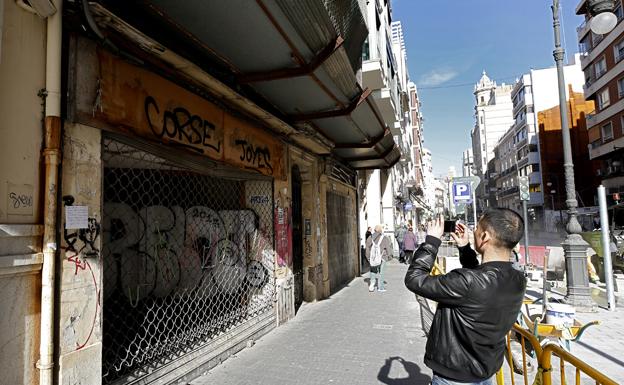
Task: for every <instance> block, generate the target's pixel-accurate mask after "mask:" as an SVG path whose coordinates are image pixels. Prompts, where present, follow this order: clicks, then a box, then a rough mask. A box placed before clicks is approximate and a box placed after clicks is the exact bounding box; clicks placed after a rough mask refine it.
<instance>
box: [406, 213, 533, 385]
mask: <svg viewBox="0 0 624 385" xmlns="http://www.w3.org/2000/svg"><path fill="white" fill-rule="evenodd" d="M523 231H524V222H523V220H522V217H520V215H518V213H516V212H515V211H513V210H509V209H491V210H489V211H487V212H486V213H485V214H484V215H483V216H482V217H481V219H480V220H479V223H478V224H477V226H476V229H475V232H474V247H475V249H472V248H471V246H470V238H469V232H468V228H467V227H466V226H465V225H464V224H462V223H458V224H457V226H456V229H455V232H453V233H451V237H452V238H453V240H454V241H455V242H456V243H457V247H458V249H459V258H460V262H461V264H462V267H463V268H461V269H455V270H453V271H450V272H449V273H448V274H445V275H438V276H431V275H429V273H430V272H431V269H432V268H433V264H434V262H435V258H436V255H437V253H438V248H439V247H440V244H441V241H440V237H441V236H442V234H443V232H444V221H443V218H442V217H440V218H438V219H437V220H434V221H433V222H431V223H430V224H429V226H428V229H427V237H426V240H425V243H424V244H422V245H421V246H420V247H419V248H418V250H417V251H416V252H415V253H414V258H413V260H412V264H411V265H410V267H409V269H408V271H407V275H406V276H405V285H406V286H407V288H408V289H409V290H411V291H412V292H414V293H416V294H417V295H420V296H422V297H425V298H428V299H431V300H434V301H437V302H438V306H437V310H436V313H435V316H434V319H433V322H432V325H431V329H430V331H429V334H428V339H427V346H426V351H425V364H426V365H427V366H428V367H430V368H431V369H432V370H433V374H434V375H433V379H432V380H431V383H432V384H433V385H442V384H443V385H449V384H465V383H472V384H481V385H492V384H493V382H492V376H493V375H494V374H495V373H496V371H497V370H498V369H499V368H500V367H501V365H502V363H503V358H504V352H505V337H506V335H507V333H508V332H509V330H510V329H511V327H512V325H513V324H514V322H515V321H516V318H517V316H518V312H519V311H520V307H521V306H522V300H523V298H524V291H525V289H526V278H525V277H524V274H523V273H522V272H521V271H518V270H516V269H514V268H513V267H512V264H511V262H510V260H509V256H510V254H511V250H512V249H513V247H514V246H515V245H516V244H517V243H518V241H519V240H520V238H521V237H522V234H523ZM475 250H476V251H477V252H479V253H480V254H481V255H482V262H481V264H479V261H478V260H477V254H476V252H475Z"/></svg>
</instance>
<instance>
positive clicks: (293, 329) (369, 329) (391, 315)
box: [192, 260, 431, 385]
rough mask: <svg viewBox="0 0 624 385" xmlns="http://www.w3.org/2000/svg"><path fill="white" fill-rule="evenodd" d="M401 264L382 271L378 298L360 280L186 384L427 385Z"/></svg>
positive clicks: (415, 310) (415, 311) (415, 312)
mask: <svg viewBox="0 0 624 385" xmlns="http://www.w3.org/2000/svg"><path fill="white" fill-rule="evenodd" d="M406 270H407V266H406V265H400V264H399V263H398V262H396V260H395V261H392V262H390V263H389V264H388V266H387V269H386V277H385V281H386V282H387V285H386V289H387V291H386V292H385V293H378V292H373V293H369V292H368V288H367V285H368V283H367V282H368V278H367V275H365V276H363V277H358V278H355V279H354V280H353V281H351V282H350V283H349V285H348V286H346V287H345V288H343V289H342V290H340V291H338V292H337V293H336V294H334V295H332V296H331V297H330V298H328V299H326V300H323V301H320V302H316V303H310V304H305V305H304V306H302V307H301V309H300V310H299V312H298V313H297V316H296V317H295V318H294V319H293V320H291V321H289V322H288V323H287V324H286V325H284V326H282V327H279V328H277V329H276V330H275V331H273V332H271V333H269V334H268V335H266V336H265V337H263V338H262V339H261V340H259V341H258V342H257V343H256V344H255V345H254V346H253V347H251V348H248V349H244V350H242V351H241V352H239V353H238V354H236V355H234V356H232V357H231V358H230V359H228V360H226V361H225V362H224V363H223V364H222V365H219V366H217V367H215V368H214V369H213V370H211V371H210V372H208V373H206V374H205V375H203V376H201V377H200V378H198V379H196V380H194V381H193V382H192V384H193V385H204V384H206V385H207V384H221V385H244V384H248V385H251V384H254V385H276V384H294V383H297V384H300V385H313V384H345V385H346V384H350V385H356V384H362V385H364V384H392V385H400V384H415V385H419V384H428V383H429V381H430V380H431V370H430V369H429V368H427V367H426V366H425V365H424V364H423V356H424V350H425V342H426V338H425V337H424V334H423V332H422V330H421V328H420V311H419V307H418V303H417V302H416V300H415V299H414V295H413V294H411V293H410V292H409V291H408V290H407V289H406V288H405V285H404V284H403V278H404V276H405V272H406Z"/></svg>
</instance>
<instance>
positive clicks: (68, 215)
mask: <svg viewBox="0 0 624 385" xmlns="http://www.w3.org/2000/svg"><path fill="white" fill-rule="evenodd" d="M87 227H89V206H65V228H66V229H86V228H87Z"/></svg>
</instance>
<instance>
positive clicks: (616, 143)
mask: <svg viewBox="0 0 624 385" xmlns="http://www.w3.org/2000/svg"><path fill="white" fill-rule="evenodd" d="M588 147H589V159H596V158H599V157H602V156H604V155H607V154H609V153H611V152H614V151H616V150H619V149H621V148H624V137H619V138H617V139H616V140H612V141H610V142H607V143H604V144H603V143H602V141H601V140H596V141H593V142H591V143H590V144H589V145H588Z"/></svg>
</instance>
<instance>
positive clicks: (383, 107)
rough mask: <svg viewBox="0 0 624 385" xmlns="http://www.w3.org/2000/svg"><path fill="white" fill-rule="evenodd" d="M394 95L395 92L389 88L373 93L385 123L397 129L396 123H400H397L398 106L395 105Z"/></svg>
mask: <svg viewBox="0 0 624 385" xmlns="http://www.w3.org/2000/svg"><path fill="white" fill-rule="evenodd" d="M393 93H395V90H393V89H391V88H388V87H385V88H382V89H378V90H375V91H373V97H374V98H375V102H376V103H377V107H378V108H379V112H381V116H382V118H383V120H384V122H385V123H386V125H388V126H389V127H390V128H393V127H394V128H396V127H395V123H398V122H397V121H396V120H397V119H396V104H394V98H393V95H392V94H393ZM399 130H400V123H399Z"/></svg>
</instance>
